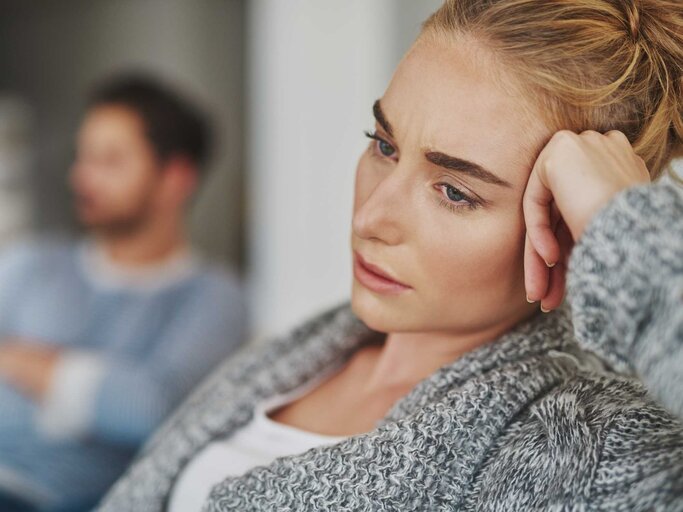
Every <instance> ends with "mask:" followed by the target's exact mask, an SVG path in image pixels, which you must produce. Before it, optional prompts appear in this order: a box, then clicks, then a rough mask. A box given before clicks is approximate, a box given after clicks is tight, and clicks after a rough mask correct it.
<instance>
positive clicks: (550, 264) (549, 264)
mask: <svg viewBox="0 0 683 512" xmlns="http://www.w3.org/2000/svg"><path fill="white" fill-rule="evenodd" d="M555 263H557V262H555ZM555 263H548V262H547V261H546V262H545V264H546V265H548V266H549V267H554V266H555Z"/></svg>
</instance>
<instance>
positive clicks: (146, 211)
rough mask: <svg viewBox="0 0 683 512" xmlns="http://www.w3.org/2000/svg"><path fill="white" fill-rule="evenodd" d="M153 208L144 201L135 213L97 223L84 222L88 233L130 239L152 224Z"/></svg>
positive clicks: (120, 215)
mask: <svg viewBox="0 0 683 512" xmlns="http://www.w3.org/2000/svg"><path fill="white" fill-rule="evenodd" d="M150 210H151V208H150V207H149V203H148V202H147V201H143V202H141V203H140V205H139V206H138V207H137V208H135V210H134V211H131V212H128V213H126V214H119V215H118V216H112V217H110V218H109V219H104V220H100V221H95V222H90V223H88V222H83V223H82V225H83V227H84V228H85V229H87V230H88V231H92V232H94V233H96V234H98V235H100V236H103V237H106V238H128V237H130V236H133V235H136V234H137V233H140V232H141V231H144V229H145V228H146V227H147V226H148V225H149V224H150V217H151V211H150Z"/></svg>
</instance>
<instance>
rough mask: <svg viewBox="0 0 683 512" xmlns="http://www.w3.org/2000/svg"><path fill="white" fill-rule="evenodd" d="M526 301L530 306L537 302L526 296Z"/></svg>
mask: <svg viewBox="0 0 683 512" xmlns="http://www.w3.org/2000/svg"><path fill="white" fill-rule="evenodd" d="M526 301H527V302H528V303H529V304H533V303H534V302H536V301H535V300H531V299H530V298H529V296H528V295H527V296H526Z"/></svg>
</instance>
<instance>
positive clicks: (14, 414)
mask: <svg viewBox="0 0 683 512" xmlns="http://www.w3.org/2000/svg"><path fill="white" fill-rule="evenodd" d="M206 139H207V128H206V125H205V122H204V120H203V118H202V117H201V116H200V115H199V113H198V112H197V111H196V110H195V109H194V108H193V107H192V106H191V105H190V104H188V103H186V102H185V101H184V100H183V99H181V98H180V97H178V96H176V95H175V94H174V93H172V92H170V91H169V90H167V89H166V88H164V87H163V86H161V85H159V84H157V83H155V82H153V81H149V80H146V79H143V78H128V79H123V80H119V81H117V82H115V83H110V84H108V85H106V86H105V87H104V88H102V89H100V90H98V91H96V93H95V94H94V96H93V97H92V99H91V102H90V103H89V106H88V108H87V110H86V113H85V117H84V119H83V121H82V125H81V127H80V131H79V133H78V137H77V144H76V147H77V152H76V153H77V154H76V160H75V162H74V165H73V168H72V171H71V175H70V183H71V186H72V189H73V192H74V196H75V206H76V211H77V215H78V218H79V219H80V221H81V222H82V223H83V225H84V226H85V227H86V228H87V229H88V231H89V236H87V237H86V238H85V239H83V240H80V241H78V242H76V243H68V242H64V241H58V240H46V239H42V240H37V241H34V242H33V243H28V244H23V245H21V246H18V247H14V248H12V249H11V250H9V251H7V252H6V253H4V254H3V255H2V256H1V257H0V510H2V512H9V511H10V510H11V507H15V508H16V509H17V510H18V509H20V506H19V505H18V503H19V502H21V501H25V502H29V504H30V505H31V506H32V507H35V509H37V510H79V509H81V508H83V509H84V508H86V507H87V506H89V505H91V504H92V502H93V501H95V500H96V499H97V498H98V497H99V496H100V495H101V494H102V493H103V492H104V491H105V490H106V489H107V487H108V486H109V485H110V484H111V483H112V482H113V481H114V480H115V478H116V477H117V476H118V475H119V474H120V472H121V471H122V470H123V469H124V468H125V466H126V465H127V464H128V462H129V460H130V458H131V455H132V454H133V453H134V452H135V451H136V449H137V448H138V447H139V445H140V443H141V442H142V441H143V440H144V439H145V437H146V436H147V435H148V434H149V433H151V432H152V431H153V430H154V428H155V427H156V426H157V425H158V424H159V422H160V421H161V420H162V419H163V418H164V417H165V416H166V415H167V414H168V413H169V411H170V410H171V409H172V408H173V407H174V406H175V405H176V404H177V403H178V402H179V400H180V399H181V398H182V397H183V396H184V395H185V394H186V393H187V392H188V391H189V390H190V389H191V388H192V386H193V385H194V384H195V383H196V382H197V381H198V380H199V379H200V378H201V377H202V376H204V375H205V374H206V373H207V372H208V371H209V370H210V369H211V367H212V366H213V365H214V364H215V363H217V362H218V361H220V360H221V359H223V358H224V357H225V356H226V355H227V354H228V353H230V352H231V351H233V350H235V348H236V347H238V345H240V344H241V342H242V340H243V337H244V331H245V326H244V324H243V321H244V318H245V314H244V306H243V300H242V294H241V291H240V289H241V288H240V286H239V284H238V281H237V278H236V277H235V276H234V274H232V273H229V272H226V271H224V270H221V269H219V268H215V267H212V266H209V265H208V264H206V263H203V262H202V261H201V260H200V259H199V257H198V255H197V253H196V252H195V251H194V250H193V249H192V248H190V246H189V244H188V240H187V235H186V232H185V228H184V226H183V218H184V214H185V212H186V208H187V206H188V202H189V201H190V198H191V197H192V195H193V193H194V192H195V189H196V188H197V184H198V181H199V179H200V174H201V169H202V166H203V164H204V159H205V153H206V146H207V140H206ZM10 502H12V503H14V505H10Z"/></svg>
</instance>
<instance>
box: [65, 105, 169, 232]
mask: <svg viewBox="0 0 683 512" xmlns="http://www.w3.org/2000/svg"><path fill="white" fill-rule="evenodd" d="M162 177H163V173H162V172H161V169H160V163H159V160H158V158H157V156H156V154H155V153H154V149H153V147H152V145H151V144H150V142H149V140H148V139H147V136H146V134H145V127H144V124H143V122H142V119H141V118H140V116H139V115H138V114H136V113H135V112H134V111H133V110H131V109H130V108H128V107H125V106H122V105H115V104H112V105H101V106H97V107H94V108H93V109H91V110H90V111H89V112H88V113H87V114H86V116H85V119H84V120H83V123H82V125H81V128H80V130H79V133H78V136H77V141H76V160H75V162H74V164H73V168H72V170H71V176H70V178H71V179H70V183H71V188H72V190H73V192H74V196H75V206H76V213H77V215H78V219H79V220H80V222H81V223H82V224H83V225H84V226H86V227H88V228H91V229H95V230H99V231H104V232H115V233H120V232H126V231H131V230H135V229H136V228H137V227H139V226H140V225H141V224H144V222H145V220H146V219H147V218H148V217H149V215H150V212H151V211H153V209H154V207H155V203H156V202H157V200H158V197H157V196H158V195H159V188H160V183H161V180H162Z"/></svg>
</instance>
